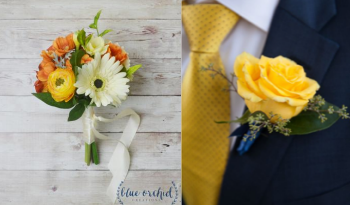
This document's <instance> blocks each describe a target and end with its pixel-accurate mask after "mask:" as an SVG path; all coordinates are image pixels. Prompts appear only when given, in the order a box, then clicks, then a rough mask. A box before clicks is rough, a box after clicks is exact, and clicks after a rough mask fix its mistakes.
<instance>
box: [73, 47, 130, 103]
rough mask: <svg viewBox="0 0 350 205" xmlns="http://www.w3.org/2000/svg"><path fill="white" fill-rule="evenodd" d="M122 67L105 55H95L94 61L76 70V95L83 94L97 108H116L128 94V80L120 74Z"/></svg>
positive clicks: (123, 73)
mask: <svg viewBox="0 0 350 205" xmlns="http://www.w3.org/2000/svg"><path fill="white" fill-rule="evenodd" d="M122 68H123V65H120V62H119V61H117V62H115V58H114V57H112V58H109V54H105V55H104V56H103V58H102V59H101V54H100V53H96V54H95V58H94V60H92V61H91V62H89V63H88V64H84V65H83V66H82V68H79V69H78V72H79V74H78V80H77V82H76V83H75V84H74V86H75V87H77V88H78V89H77V93H78V94H85V96H89V97H90V98H91V99H92V100H91V103H95V104H96V106H97V107H100V106H101V105H103V106H107V105H109V104H113V105H115V106H118V105H120V104H121V103H122V100H125V99H126V97H127V95H128V93H129V87H130V86H129V85H127V84H126V83H128V82H129V79H127V78H126V73H125V72H120V71H121V70H122Z"/></svg>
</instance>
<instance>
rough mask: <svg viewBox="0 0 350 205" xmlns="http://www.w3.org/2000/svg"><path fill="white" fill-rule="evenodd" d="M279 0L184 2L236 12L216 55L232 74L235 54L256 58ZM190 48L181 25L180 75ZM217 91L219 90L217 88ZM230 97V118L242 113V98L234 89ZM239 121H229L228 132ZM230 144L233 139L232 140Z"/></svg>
mask: <svg viewBox="0 0 350 205" xmlns="http://www.w3.org/2000/svg"><path fill="white" fill-rule="evenodd" d="M278 1H279V0H218V1H214V0H188V1H187V3H189V4H194V3H221V4H223V5H224V6H226V7H227V8H229V9H231V10H232V11H234V12H235V13H236V14H238V15H239V16H240V17H241V19H240V20H239V21H238V23H237V25H236V26H235V27H234V28H233V29H232V31H231V32H230V33H229V34H228V35H227V37H226V39H225V40H224V41H223V43H222V44H221V47H220V56H221V59H222V62H223V64H224V66H225V70H226V74H228V75H229V74H230V73H233V64H234V61H235V59H236V57H237V56H238V55H239V54H241V53H242V52H248V53H250V54H252V55H254V56H255V57H258V58H260V55H261V52H262V49H263V47H264V45H265V41H266V37H267V33H268V30H269V27H270V24H271V21H272V17H273V14H274V11H275V9H276V6H277V4H278ZM189 53H190V47H189V44H188V39H187V36H186V33H185V31H184V29H183V27H182V68H181V74H182V76H184V75H185V74H186V69H187V65H188V63H189V60H190V59H189ZM218 92H222V91H221V90H218ZM230 95H231V96H230V97H231V119H236V118H238V117H240V116H241V115H242V114H243V110H244V100H243V99H242V98H241V97H240V96H239V95H238V94H237V93H234V92H231V93H230ZM238 126H239V124H237V123H233V124H231V131H233V130H234V129H235V128H237V127H238ZM233 143H234V142H233Z"/></svg>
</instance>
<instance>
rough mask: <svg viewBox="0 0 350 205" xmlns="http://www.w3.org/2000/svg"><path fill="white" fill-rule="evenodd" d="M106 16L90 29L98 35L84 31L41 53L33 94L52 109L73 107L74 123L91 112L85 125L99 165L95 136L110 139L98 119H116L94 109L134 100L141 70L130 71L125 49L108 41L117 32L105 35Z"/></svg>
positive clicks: (90, 152) (90, 155)
mask: <svg viewBox="0 0 350 205" xmlns="http://www.w3.org/2000/svg"><path fill="white" fill-rule="evenodd" d="M100 14H101V11H99V12H98V13H97V15H96V16H95V18H94V22H93V23H92V24H90V26H89V27H90V28H91V29H93V30H95V31H96V34H92V33H91V34H87V33H86V32H85V30H84V29H82V30H78V31H76V32H74V33H71V34H69V35H67V36H66V37H58V38H56V39H55V40H54V41H53V44H52V45H51V46H50V47H49V48H48V49H47V50H43V51H42V52H41V57H42V58H43V60H42V62H41V63H40V65H39V71H37V72H36V73H37V74H36V77H37V81H36V82H35V85H34V86H35V90H36V93H33V95H34V96H35V97H37V98H38V99H40V100H42V101H43V102H45V103H46V104H48V105H51V106H54V107H57V108H61V109H71V108H72V109H71V111H70V113H69V117H68V121H74V120H77V119H79V118H80V117H81V116H83V114H84V112H85V117H84V119H83V125H84V141H85V162H86V164H87V165H90V162H91V161H93V162H94V163H95V164H96V165H97V164H99V157H98V151H97V146H96V142H95V140H94V137H95V136H96V137H99V138H104V136H103V135H102V134H101V133H99V132H97V130H96V129H95V126H96V125H95V120H99V121H104V122H110V121H112V120H109V119H104V118H101V117H96V116H95V115H94V110H93V107H101V106H107V105H112V106H115V107H118V106H119V105H120V104H121V103H122V101H124V100H126V98H127V96H128V93H129V87H130V86H129V85H128V82H130V81H131V80H132V79H133V74H134V73H135V72H136V71H137V70H138V69H139V68H140V67H141V65H135V66H132V67H130V59H129V55H128V53H127V52H126V51H125V50H124V48H123V47H121V46H120V45H119V44H114V43H112V42H110V41H107V40H105V39H104V38H103V37H104V35H106V34H107V33H109V32H111V31H112V30H110V29H107V30H104V31H103V32H101V33H100V32H99V30H98V20H99V17H100ZM123 116H125V114H124V115H123ZM118 118H119V117H118Z"/></svg>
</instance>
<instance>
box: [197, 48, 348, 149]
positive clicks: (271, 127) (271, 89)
mask: <svg viewBox="0 0 350 205" xmlns="http://www.w3.org/2000/svg"><path fill="white" fill-rule="evenodd" d="M202 70H203V71H209V72H212V73H211V76H212V77H215V76H220V77H222V78H224V79H225V80H226V81H227V82H228V88H224V89H225V90H230V91H234V92H237V93H238V94H239V95H240V96H241V97H242V98H243V99H244V101H245V104H246V106H247V108H248V109H247V110H246V112H245V113H244V114H243V116H242V117H240V118H238V119H236V120H232V121H217V123H233V122H236V123H241V126H240V127H239V128H237V129H236V130H235V131H234V132H233V133H232V134H231V136H236V137H243V140H242V141H241V144H240V146H239V147H238V149H237V151H238V152H239V153H240V154H241V155H242V154H244V153H245V152H247V151H248V150H249V148H250V147H251V145H252V144H253V142H254V141H255V139H256V138H257V137H259V136H260V135H261V134H262V133H264V132H268V133H272V132H278V133H281V134H283V135H285V136H289V135H305V134H309V133H313V132H317V131H321V130H324V129H327V128H329V127H330V126H332V125H333V124H334V123H335V122H336V121H337V120H339V119H340V118H342V119H349V118H350V116H349V113H347V107H346V106H344V105H343V106H342V108H339V107H337V106H335V105H332V104H331V103H328V102H326V101H325V100H324V99H323V98H322V97H321V96H320V95H316V92H317V90H318V89H319V88H320V85H319V84H318V83H317V82H316V81H315V80H313V79H311V78H308V77H307V76H306V73H305V71H304V68H303V67H302V66H301V65H298V64H296V63H295V62H294V61H292V60H290V59H288V58H285V57H283V56H278V57H276V58H268V57H265V56H262V57H261V58H260V59H257V58H255V57H254V56H252V55H250V54H248V53H242V54H241V55H239V56H238V57H237V58H236V61H235V64H234V74H231V78H229V77H226V75H225V74H224V73H223V72H222V70H221V69H220V68H219V69H216V68H214V65H209V67H203V68H202ZM235 79H237V80H236V81H235ZM236 85H237V86H236Z"/></svg>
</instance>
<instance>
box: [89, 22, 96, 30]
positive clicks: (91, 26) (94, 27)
mask: <svg viewBox="0 0 350 205" xmlns="http://www.w3.org/2000/svg"><path fill="white" fill-rule="evenodd" d="M89 27H90V28H93V29H97V26H96V25H95V24H94V23H92V24H90V25H89Z"/></svg>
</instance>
